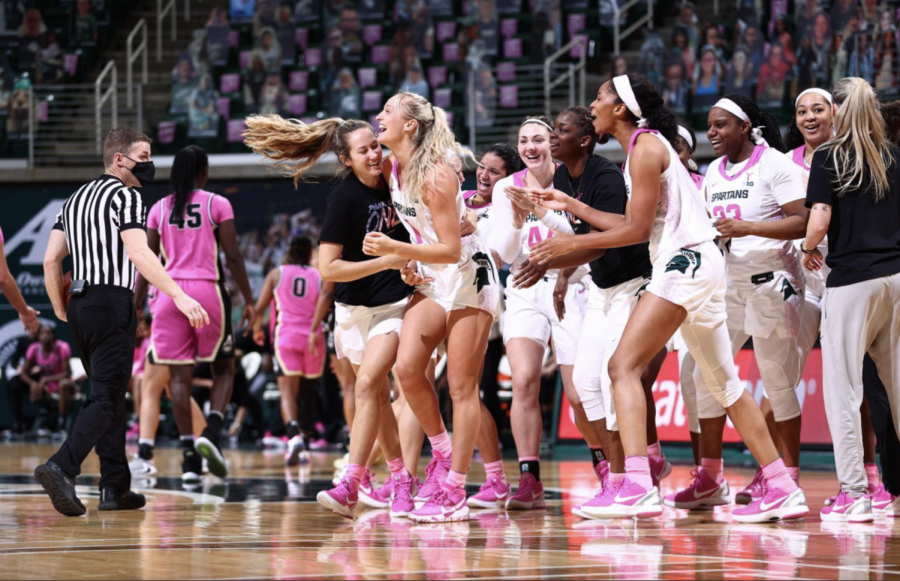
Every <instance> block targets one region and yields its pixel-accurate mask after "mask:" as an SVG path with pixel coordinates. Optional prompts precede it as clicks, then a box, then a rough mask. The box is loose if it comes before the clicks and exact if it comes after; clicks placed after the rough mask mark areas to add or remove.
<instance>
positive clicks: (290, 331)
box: [253, 236, 334, 466]
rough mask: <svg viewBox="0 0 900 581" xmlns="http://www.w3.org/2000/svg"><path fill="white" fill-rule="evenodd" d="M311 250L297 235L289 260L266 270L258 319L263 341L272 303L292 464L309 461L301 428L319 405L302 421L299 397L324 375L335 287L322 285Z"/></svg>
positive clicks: (305, 411) (256, 337) (288, 456)
mask: <svg viewBox="0 0 900 581" xmlns="http://www.w3.org/2000/svg"><path fill="white" fill-rule="evenodd" d="M312 251H313V245H312V241H310V239H309V238H306V237H303V236H297V237H296V238H294V239H293V240H291V245H290V248H288V251H287V254H285V255H284V260H283V262H284V264H282V265H281V266H279V267H278V268H275V269H273V270H272V271H271V272H269V274H267V275H266V280H265V282H264V283H263V288H262V291H261V292H260V294H259V300H258V301H257V303H256V321H255V322H254V324H253V340H254V341H255V342H256V344H257V345H260V346H262V345H264V344H265V341H266V337H265V333H264V332H263V330H262V320H263V315H264V314H265V310H266V307H269V308H270V309H271V316H270V318H269V323H270V325H271V329H270V332H269V336H270V337H272V351H273V355H274V359H275V374H276V376H277V378H278V391H279V392H281V419H282V420H284V425H285V426H286V427H287V437H288V438H289V440H288V446H287V452H286V453H285V455H284V461H285V464H287V465H288V466H296V465H297V464H299V463H301V462H308V461H309V454H308V452H307V449H308V442H309V437H310V435H311V434H310V433H308V432H307V433H301V431H300V425H301V424H302V425H303V426H311V425H313V424H314V423H315V413H316V410H315V408H310V406H304V408H305V409H301V410H299V413H300V414H303V415H304V416H305V421H303V422H300V421H299V416H298V410H297V398H298V396H299V395H300V392H301V390H302V391H306V390H315V389H316V384H315V382H313V381H311V380H314V379H318V378H319V377H321V376H322V372H323V371H324V370H325V339H324V337H323V336H322V321H323V320H324V319H325V315H326V314H328V310H329V309H330V308H331V301H332V300H334V294H333V289H321V288H320V287H321V286H322V285H321V279H320V277H319V272H318V271H317V270H316V269H314V268H312V267H310V265H309V261H310V259H311V258H312ZM304 399H306V398H304ZM313 400H314V398H313Z"/></svg>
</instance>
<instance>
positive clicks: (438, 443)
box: [428, 431, 453, 460]
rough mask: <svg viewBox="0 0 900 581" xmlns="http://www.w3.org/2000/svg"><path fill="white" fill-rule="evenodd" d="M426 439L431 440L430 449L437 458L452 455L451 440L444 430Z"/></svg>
mask: <svg viewBox="0 0 900 581" xmlns="http://www.w3.org/2000/svg"><path fill="white" fill-rule="evenodd" d="M428 441H429V442H431V450H432V452H433V453H434V457H435V458H437V459H438V460H447V459H449V458H450V457H451V456H452V455H453V442H451V441H450V436H449V435H448V434H447V432H446V431H444V432H443V433H441V434H438V435H437V436H434V437H431V436H428Z"/></svg>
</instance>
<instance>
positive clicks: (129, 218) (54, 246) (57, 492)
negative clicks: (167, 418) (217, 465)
mask: <svg viewBox="0 0 900 581" xmlns="http://www.w3.org/2000/svg"><path fill="white" fill-rule="evenodd" d="M103 163H104V165H105V166H106V171H105V173H104V174H103V175H102V176H100V177H99V178H97V179H96V180H94V181H92V182H90V183H88V184H85V185H84V186H82V187H81V188H79V189H78V191H77V192H75V193H74V194H73V195H72V196H71V197H69V199H68V200H66V203H65V205H64V206H63V209H62V210H61V211H60V213H59V216H58V217H57V219H56V224H55V226H54V228H53V232H52V233H51V234H50V242H49V244H48V246H47V253H46V255H45V256H44V276H45V279H46V285H47V294H48V295H49V296H50V300H51V302H52V303H53V310H54V311H55V312H56V316H57V317H59V318H60V319H61V320H63V321H68V323H69V328H70V329H71V330H72V335H73V337H74V338H75V346H76V347H77V348H78V353H79V355H80V356H81V361H82V362H83V363H84V368H85V370H86V371H87V375H88V376H89V377H90V378H91V397H90V399H89V400H88V402H87V403H86V404H85V405H84V407H83V408H82V410H81V412H80V413H79V414H78V417H77V418H76V419H75V424H74V426H73V427H72V432H71V434H70V435H69V437H68V439H66V441H65V442H64V443H63V445H62V447H61V448H60V449H59V451H58V452H57V453H56V454H55V455H54V456H53V457H52V458H50V460H48V461H47V463H46V464H41V465H40V466H38V467H37V468H36V469H35V471H34V476H35V478H37V480H38V482H40V483H41V486H43V487H44V490H46V491H47V494H49V495H50V500H51V501H52V502H53V507H54V508H55V509H56V510H57V511H59V512H60V513H62V514H64V515H66V516H81V515H83V514H84V513H85V512H86V509H85V507H84V504H82V503H81V501H80V500H79V499H78V497H77V496H76V494H75V477H76V476H78V475H79V474H80V473H81V464H82V463H83V462H84V459H85V458H87V455H88V454H89V453H90V451H91V450H92V449H94V448H95V447H96V450H97V455H98V456H99V457H100V506H99V509H100V510H127V509H136V508H141V507H143V506H144V504H145V502H146V501H145V499H144V496H143V495H141V494H136V493H134V492H131V472H130V471H129V469H128V458H127V456H126V454H125V391H126V389H127V387H128V382H129V381H130V380H131V364H132V359H133V356H134V342H135V329H136V327H137V314H136V313H135V310H134V280H135V274H136V273H135V269H137V270H138V271H139V272H140V273H141V275H142V276H144V278H146V279H147V280H148V281H149V282H150V283H151V284H153V285H155V286H156V287H157V288H158V289H159V290H161V291H162V292H164V293H166V294H167V295H169V296H170V297H172V299H173V300H174V301H175V305H176V306H177V307H178V309H179V310H180V311H181V312H182V313H184V315H185V316H187V317H188V319H190V321H191V325H192V326H194V327H201V326H203V324H204V323H207V324H208V323H209V316H208V315H207V314H206V311H204V310H203V308H202V307H201V306H200V305H199V304H198V303H197V302H196V301H195V300H194V299H192V298H190V297H189V296H187V295H186V294H185V293H184V291H182V290H181V289H180V288H179V287H178V285H176V284H175V281H173V280H172V279H171V277H169V275H168V274H166V271H165V270H164V269H163V267H162V265H161V264H160V262H159V260H158V259H157V257H156V256H155V255H154V254H153V253H152V252H151V251H150V248H149V247H148V246H147V232H146V230H145V220H146V210H145V208H144V204H143V201H142V200H141V195H140V194H139V193H138V192H137V191H135V190H134V189H133V188H137V187H141V186H144V185H147V184H149V183H150V182H152V181H153V175H154V171H155V168H154V166H153V162H152V161H150V138H149V137H147V136H146V135H144V134H143V133H140V132H138V131H135V130H133V129H129V128H127V127H123V128H119V129H114V130H113V131H110V133H109V135H107V136H106V140H105V141H104V142H103ZM69 254H71V255H72V262H73V265H74V278H75V280H74V281H72V284H71V287H70V288H69V291H68V294H69V296H68V297H66V296H65V288H64V283H63V277H62V261H63V259H64V258H65V257H66V256H67V255H69ZM67 301H68V304H67Z"/></svg>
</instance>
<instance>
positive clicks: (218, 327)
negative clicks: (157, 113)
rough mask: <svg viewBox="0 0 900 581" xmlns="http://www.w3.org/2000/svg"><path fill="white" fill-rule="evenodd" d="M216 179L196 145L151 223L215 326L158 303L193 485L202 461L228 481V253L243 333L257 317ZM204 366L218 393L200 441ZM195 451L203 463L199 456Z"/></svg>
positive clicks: (153, 239) (169, 262)
mask: <svg viewBox="0 0 900 581" xmlns="http://www.w3.org/2000/svg"><path fill="white" fill-rule="evenodd" d="M208 179H209V161H208V159H207V156H206V152H205V151H203V149H202V148H200V147H197V146H196V145H189V146H187V147H186V148H184V149H182V150H181V151H179V152H178V154H177V155H176V156H175V161H174V162H173V165H172V175H171V179H170V181H171V185H172V189H173V190H175V193H173V194H171V195H169V196H167V197H165V198H163V199H162V200H160V201H159V202H157V203H156V204H154V206H153V207H152V208H151V209H150V212H149V214H148V217H147V240H148V243H149V245H150V248H151V249H152V250H153V251H154V252H156V253H158V254H159V255H160V256H163V257H164V258H165V261H166V272H168V273H169V274H170V275H171V276H172V278H174V279H176V280H179V281H181V283H182V284H184V285H187V287H189V288H192V289H194V290H193V292H192V294H191V296H195V297H197V300H198V301H200V303H201V304H202V305H204V306H205V308H206V310H207V312H208V313H210V315H209V317H210V320H211V324H210V325H207V326H206V327H203V328H202V329H193V328H191V327H190V325H189V322H188V321H187V320H186V319H185V318H184V316H182V315H181V313H180V311H178V309H177V308H176V307H175V303H174V302H173V301H172V300H171V299H170V298H169V297H168V296H167V295H165V294H163V295H160V296H159V298H158V299H157V305H156V313H155V315H154V317H153V323H152V325H151V340H152V346H151V349H152V358H153V359H152V361H153V362H154V363H161V364H167V365H169V370H170V374H171V381H172V407H173V408H174V414H175V423H176V424H177V426H178V433H179V434H180V436H181V445H182V448H184V462H183V464H182V478H185V479H188V480H191V479H192V478H190V477H191V476H192V475H199V474H201V472H202V469H201V464H202V462H201V459H200V456H203V457H204V458H206V459H207V461H208V463H209V470H210V472H212V473H213V474H215V475H216V476H218V477H219V478H224V477H225V476H226V475H227V474H228V468H227V466H226V463H225V458H224V456H222V452H221V448H220V446H219V437H220V435H221V432H222V421H223V417H224V416H223V414H224V413H225V408H226V407H227V406H228V403H229V402H230V401H231V390H232V388H233V387H234V331H233V330H232V328H231V327H232V323H231V302H230V300H229V298H228V291H227V290H226V289H225V288H224V278H223V275H222V265H221V264H220V260H219V253H220V251H221V252H224V254H225V258H226V260H227V264H228V269H229V271H230V272H231V274H232V277H233V278H234V281H235V283H236V284H237V287H238V289H240V292H241V295H243V298H244V309H243V314H242V317H241V323H242V325H241V326H243V323H244V322H245V321H246V323H247V324H250V323H252V322H253V317H254V310H253V294H252V292H251V290H250V281H249V280H248V279H247V270H246V268H245V267H244V258H243V257H242V256H241V253H240V250H239V249H238V243H237V234H236V232H235V228H234V210H233V209H232V207H231V203H230V202H229V201H228V200H226V199H225V198H223V197H222V196H219V195H216V194H213V193H211V192H207V191H205V190H204V189H203V188H204V187H205V186H206V182H207V180H208ZM183 288H184V287H183ZM137 289H138V290H137V291H136V292H135V301H138V300H140V301H143V297H144V296H145V293H146V281H145V280H144V279H143V278H142V277H139V278H138V285H137ZM201 297H202V298H201ZM197 362H210V363H211V364H212V370H213V387H212V395H211V399H210V407H211V411H210V412H209V417H208V418H207V426H206V429H205V430H204V431H203V435H201V436H200V437H199V438H196V441H195V438H194V432H193V422H192V418H191V409H192V408H191V384H192V378H191V372H192V370H193V368H194V364H195V363H197ZM195 448H196V451H197V452H198V453H199V454H200V455H199V456H198V455H196V454H194V449H195Z"/></svg>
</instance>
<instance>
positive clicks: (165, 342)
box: [147, 190, 234, 365]
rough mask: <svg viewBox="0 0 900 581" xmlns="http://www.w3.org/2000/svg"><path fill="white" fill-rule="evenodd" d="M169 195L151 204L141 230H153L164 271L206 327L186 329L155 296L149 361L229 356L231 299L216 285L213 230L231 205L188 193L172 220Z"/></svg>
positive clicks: (230, 216)
mask: <svg viewBox="0 0 900 581" xmlns="http://www.w3.org/2000/svg"><path fill="white" fill-rule="evenodd" d="M174 205H175V195H174V194H172V195H169V196H166V197H165V198H163V199H162V200H160V201H159V202H157V203H156V204H154V205H153V208H151V210H150V215H149V217H148V219H147V227H148V228H150V229H156V230H159V243H160V255H161V257H162V258H163V260H164V261H165V265H166V272H168V273H169V276H171V277H172V278H173V279H175V282H177V283H178V286H179V287H181V288H182V289H183V290H184V292H185V293H187V295H188V296H190V297H192V298H194V299H195V300H196V301H197V302H199V303H200V304H201V305H202V306H203V308H204V309H206V312H207V313H209V322H210V324H209V325H206V326H204V327H203V328H201V329H194V328H193V327H191V324H190V322H189V321H188V319H187V317H185V316H184V315H182V314H181V312H180V311H179V310H178V308H177V307H176V306H175V302H174V301H173V300H172V299H171V297H169V296H168V295H166V294H162V293H160V295H159V298H158V299H157V304H156V309H155V310H156V312H155V313H154V316H153V323H152V325H151V341H152V345H151V353H152V356H153V359H152V362H153V363H157V364H170V365H171V364H175V365H177V364H189V363H196V362H198V361H202V362H209V361H213V360H215V359H221V358H231V357H234V331H233V330H232V325H231V301H230V300H229V298H228V292H227V291H226V290H225V287H224V285H223V284H222V281H223V275H222V266H221V264H220V261H219V250H220V248H219V226H220V225H221V224H222V223H223V222H226V221H228V220H234V210H233V209H232V207H231V203H230V202H229V201H228V200H226V199H225V198H223V197H222V196H219V195H216V194H213V193H211V192H207V191H204V190H195V191H193V192H191V195H190V197H189V198H188V200H187V202H186V203H185V207H184V216H182V217H178V216H173V215H172V214H173V209H174Z"/></svg>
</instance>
